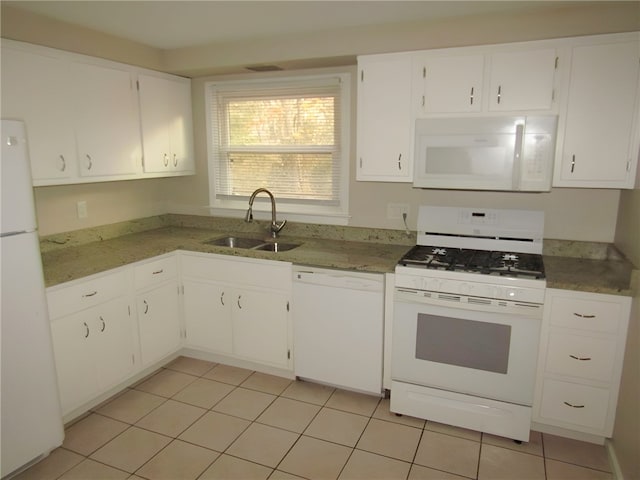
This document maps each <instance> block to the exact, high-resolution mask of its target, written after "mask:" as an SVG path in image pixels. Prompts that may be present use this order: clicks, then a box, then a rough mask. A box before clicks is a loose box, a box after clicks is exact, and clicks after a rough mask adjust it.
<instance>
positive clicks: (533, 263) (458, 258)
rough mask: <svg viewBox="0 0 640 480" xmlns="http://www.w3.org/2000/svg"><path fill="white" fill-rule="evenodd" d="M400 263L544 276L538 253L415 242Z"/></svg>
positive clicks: (537, 277)
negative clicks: (448, 246) (450, 246)
mask: <svg viewBox="0 0 640 480" xmlns="http://www.w3.org/2000/svg"><path fill="white" fill-rule="evenodd" d="M400 264H401V265H404V266H415V267H422V268H427V269H432V270H433V269H435V270H448V271H460V272H471V273H479V274H485V275H500V276H509V277H528V278H536V279H544V278H545V275H544V264H543V262H542V255H538V254H532V253H513V252H501V251H490V250H474V249H465V248H445V247H433V246H423V245H416V246H415V247H413V248H412V249H411V250H410V251H409V252H407V254H406V255H405V256H404V257H403V258H402V259H401V260H400Z"/></svg>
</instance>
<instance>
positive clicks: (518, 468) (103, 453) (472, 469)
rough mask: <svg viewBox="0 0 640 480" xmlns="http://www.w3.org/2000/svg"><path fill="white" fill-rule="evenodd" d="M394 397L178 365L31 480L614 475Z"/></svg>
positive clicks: (578, 449) (118, 400)
mask: <svg viewBox="0 0 640 480" xmlns="http://www.w3.org/2000/svg"><path fill="white" fill-rule="evenodd" d="M388 402H389V401H388V400H385V399H380V398H377V397H371V396H367V395H362V394H356V393H352V392H347V391H344V390H338V389H333V388H329V387H326V386H321V385H317V384H313V383H309V382H301V381H290V380H288V379H284V378H280V377H274V376H270V375H265V374H262V373H258V372H252V371H250V370H244V369H239V368H234V367H229V366H226V365H221V364H220V365H217V364H214V363H210V362H204V361H202V360H196V359H192V358H187V357H180V358H178V359H176V360H174V361H173V362H171V363H170V364H168V365H166V366H165V367H164V368H162V369H160V370H159V371H158V372H156V373H155V374H154V375H153V376H151V377H148V378H147V379H145V380H143V381H141V382H139V383H138V384H136V385H134V386H133V387H132V388H128V389H125V390H124V391H122V392H120V393H119V394H118V395H116V396H115V397H114V398H112V399H110V400H109V401H108V402H105V403H104V404H102V405H100V406H99V407H97V408H95V409H94V410H92V411H91V412H90V413H89V414H88V415H87V416H85V417H83V418H82V419H80V420H79V421H77V422H75V423H73V424H72V425H70V426H68V427H67V431H66V438H65V442H64V444H63V446H62V447H60V448H58V449H57V450H55V451H54V452H52V454H51V455H49V456H48V457H47V458H45V459H44V460H42V461H41V462H39V463H37V464H36V465H34V466H33V467H31V468H30V469H29V470H26V471H25V472H23V473H22V474H21V475H19V476H18V477H17V478H18V479H20V480H25V479H40V480H48V479H51V480H53V479H63V480H70V479H77V480H103V479H105V480H107V479H150V480H183V479H184V480H194V479H201V480H207V479H243V480H244V479H267V478H269V479H296V478H309V479H316V478H317V479H337V478H339V479H376V478H378V479H386V480H393V479H411V480H414V479H468V478H473V479H476V478H477V479H491V480H499V479H508V480H516V479H517V480H522V479H548V480H568V479H580V480H588V479H602V480H604V479H611V478H612V474H611V473H610V468H609V463H608V460H607V455H606V452H605V450H604V447H602V446H599V445H592V444H589V443H583V442H578V441H575V440H568V439H565V438H561V437H556V436H553V435H547V434H540V433H539V432H532V434H531V441H530V442H529V443H527V444H522V445H518V444H516V443H514V442H513V441H511V440H508V439H505V438H501V437H496V436H493V435H488V434H481V433H479V432H474V431H471V430H465V429H461V428H456V427H451V426H448V425H442V424H438V423H434V422H430V421H428V422H425V421H424V420H419V419H416V418H411V417H406V416H402V417H397V416H395V415H394V414H392V413H390V412H389V403H388Z"/></svg>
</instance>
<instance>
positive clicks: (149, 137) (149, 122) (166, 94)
mask: <svg viewBox="0 0 640 480" xmlns="http://www.w3.org/2000/svg"><path fill="white" fill-rule="evenodd" d="M138 82H139V84H140V115H141V120H142V141H143V147H144V171H145V172H153V173H159V172H163V173H164V172H172V171H175V172H178V171H181V172H182V171H193V170H194V158H193V138H192V137H193V127H192V120H191V84H190V83H189V82H188V81H186V80H185V79H176V80H170V79H166V78H160V77H154V76H149V75H139V76H138Z"/></svg>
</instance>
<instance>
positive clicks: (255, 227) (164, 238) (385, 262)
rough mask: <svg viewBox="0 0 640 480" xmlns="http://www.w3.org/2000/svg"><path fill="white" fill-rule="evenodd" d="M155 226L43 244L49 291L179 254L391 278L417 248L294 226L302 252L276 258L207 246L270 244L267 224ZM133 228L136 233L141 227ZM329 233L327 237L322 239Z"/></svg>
mask: <svg viewBox="0 0 640 480" xmlns="http://www.w3.org/2000/svg"><path fill="white" fill-rule="evenodd" d="M172 217H174V218H172ZM194 220H195V221H194ZM202 222H204V223H205V224H204V225H203V224H202ZM163 224H165V225H163ZM167 224H168V225H167ZM149 226H152V227H154V228H151V229H148V230H142V231H127V230H126V228H127V227H124V226H118V227H115V228H114V230H115V231H117V232H118V233H120V235H114V236H112V235H111V233H112V232H111V231H102V232H96V231H93V229H90V230H88V231H86V232H83V233H75V232H70V233H66V234H59V235H52V236H49V237H45V238H43V239H42V240H41V249H42V262H43V266H44V276H45V285H46V286H47V287H50V286H54V285H57V284H60V283H63V282H68V281H70V280H75V279H78V278H82V277H85V276H87V275H91V274H94V273H99V272H103V271H106V270H109V269H112V268H117V267H121V266H124V265H127V264H129V263H133V262H137V261H140V260H145V259H147V258H151V257H154V256H157V255H161V254H163V253H168V252H172V251H174V250H187V251H192V252H204V253H218V254H224V255H236V256H244V257H251V258H262V259H269V260H279V261H285V262H291V263H295V264H300V265H310V266H317V267H325V268H339V269H349V270H357V271H363V272H377V273H386V272H393V270H394V267H395V265H396V264H397V263H398V260H400V258H401V257H402V255H404V254H405V252H406V251H407V250H408V249H409V248H410V247H411V246H412V245H414V244H415V235H413V237H411V236H409V235H407V234H406V233H405V232H402V231H400V232H398V231H392V230H372V229H353V230H351V229H346V228H344V227H332V228H331V233H327V232H321V231H318V229H317V228H314V227H313V226H306V225H304V224H299V225H294V224H292V225H287V226H286V227H285V228H286V229H289V232H287V233H286V234H283V235H281V236H280V237H279V239H278V240H279V241H280V242H283V243H299V244H300V246H299V247H297V248H295V249H293V250H289V251H286V252H278V253H274V252H267V251H259V250H250V249H241V248H229V247H218V246H214V245H209V244H207V243H205V242H207V241H208V240H212V239H215V238H220V237H225V236H236V237H250V238H256V239H264V238H266V235H265V233H266V229H265V223H264V222H255V223H253V224H249V225H243V224H242V223H238V222H237V221H231V220H225V219H222V220H220V222H217V223H215V222H214V223H211V221H206V220H203V221H200V220H198V219H193V218H188V217H184V218H183V216H167V218H164V219H162V221H161V222H160V223H158V224H155V223H152V224H151V225H149V224H145V225H143V226H142V228H145V227H149ZM132 228H133V230H136V226H135V225H134V226H133V227H132ZM323 233H325V234H326V236H324V237H319V235H320V234H323ZM81 237H84V238H81ZM402 242H404V244H402Z"/></svg>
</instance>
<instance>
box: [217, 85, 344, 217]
mask: <svg viewBox="0 0 640 480" xmlns="http://www.w3.org/2000/svg"><path fill="white" fill-rule="evenodd" d="M206 91H207V116H208V122H207V130H208V132H207V136H208V139H207V140H208V149H209V167H210V168H209V171H210V182H209V183H210V190H211V206H212V207H213V210H214V211H216V212H218V213H223V212H224V211H225V210H228V209H232V210H235V209H242V210H246V208H247V204H248V199H249V196H250V195H251V193H252V192H253V191H254V190H255V189H257V188H267V189H268V190H270V191H271V192H272V193H273V195H274V196H275V197H276V201H277V204H278V212H279V213H280V212H287V213H289V214H293V216H294V218H293V219H294V220H296V219H297V220H309V219H311V218H313V219H317V217H318V216H321V217H323V219H322V220H323V222H324V223H341V224H345V223H346V218H347V207H348V194H347V193H348V192H347V188H348V181H349V164H348V152H349V150H348V139H349V133H348V126H349V113H348V112H349V110H348V109H349V75H348V74H340V75H331V76H314V77H288V78H282V79H268V80H251V81H244V82H242V81H241V82H219V83H216V82H211V83H208V84H207V85H206ZM265 199H266V197H265ZM259 200H262V199H261V197H258V198H257V199H256V203H255V204H254V205H255V207H254V209H257V210H260V208H261V207H260V206H259V205H260V204H259V203H258V201H259ZM263 205H264V207H262V208H264V209H266V207H267V206H266V204H263ZM269 208H270V207H269ZM288 217H289V218H291V215H289V216H288Z"/></svg>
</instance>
